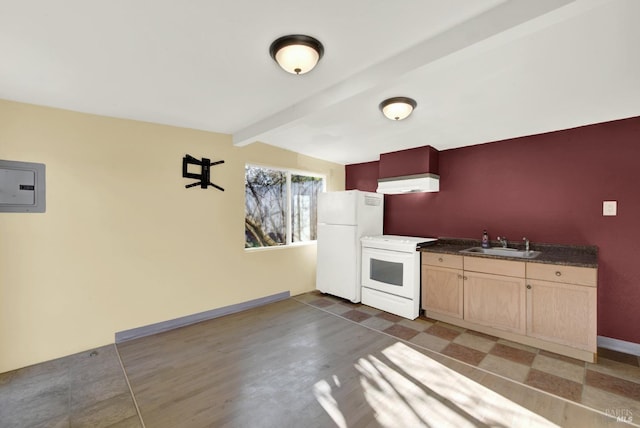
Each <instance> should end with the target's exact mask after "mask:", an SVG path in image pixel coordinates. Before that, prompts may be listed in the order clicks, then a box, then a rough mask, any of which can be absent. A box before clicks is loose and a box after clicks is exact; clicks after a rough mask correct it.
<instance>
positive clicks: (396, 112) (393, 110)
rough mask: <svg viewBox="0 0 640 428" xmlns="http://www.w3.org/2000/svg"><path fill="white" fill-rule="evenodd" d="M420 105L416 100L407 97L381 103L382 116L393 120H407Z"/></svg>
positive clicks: (390, 99)
mask: <svg viewBox="0 0 640 428" xmlns="http://www.w3.org/2000/svg"><path fill="white" fill-rule="evenodd" d="M417 105H418V103H416V101H415V100H414V99H411V98H407V97H393V98H389V99H386V100H384V101H383V102H381V103H380V110H382V114H384V115H385V116H387V117H388V118H389V119H391V120H402V119H406V118H407V117H408V116H409V115H410V114H411V112H412V111H413V109H415V108H416V106H417Z"/></svg>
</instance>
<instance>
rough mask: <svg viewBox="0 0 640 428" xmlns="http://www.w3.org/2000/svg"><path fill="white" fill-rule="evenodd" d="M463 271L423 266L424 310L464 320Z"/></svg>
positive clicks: (427, 312)
mask: <svg viewBox="0 0 640 428" xmlns="http://www.w3.org/2000/svg"><path fill="white" fill-rule="evenodd" d="M462 291H463V281H462V271H461V270H459V269H449V268H441V267H435V266H429V265H422V309H424V310H425V311H426V314H427V316H429V313H430V312H438V313H441V314H444V315H449V316H452V317H455V318H460V319H462V302H463V301H462Z"/></svg>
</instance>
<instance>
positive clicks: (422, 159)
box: [376, 146, 438, 179]
mask: <svg viewBox="0 0 640 428" xmlns="http://www.w3.org/2000/svg"><path fill="white" fill-rule="evenodd" d="M426 172H430V173H432V174H438V151H437V150H436V149H434V148H433V147H431V146H423V147H416V148H414V149H408V150H401V151H397V152H390V153H383V154H381V155H380V163H379V165H378V176H377V177H376V179H378V178H389V177H399V176H402V175H414V174H424V173H426Z"/></svg>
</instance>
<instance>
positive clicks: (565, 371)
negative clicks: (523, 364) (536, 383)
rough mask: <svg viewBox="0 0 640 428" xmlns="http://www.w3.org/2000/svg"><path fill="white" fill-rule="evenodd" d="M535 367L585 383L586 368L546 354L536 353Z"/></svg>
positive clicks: (533, 365)
mask: <svg viewBox="0 0 640 428" xmlns="http://www.w3.org/2000/svg"><path fill="white" fill-rule="evenodd" d="M531 367H533V368H534V369H537V370H540V371H543V372H547V373H551V374H553V375H556V376H560V377H563V378H565V379H569V380H572V381H574V382H578V383H583V382H584V374H585V368H584V367H581V366H577V365H575V364H571V363H567V362H565V361H561V360H557V359H555V358H550V357H546V356H544V355H536V357H535V358H534V359H533V364H532V365H531Z"/></svg>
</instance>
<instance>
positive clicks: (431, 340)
mask: <svg viewBox="0 0 640 428" xmlns="http://www.w3.org/2000/svg"><path fill="white" fill-rule="evenodd" d="M409 342H411V343H415V344H416V345H418V346H422V347H424V348H427V349H431V350H432V351H436V352H440V351H442V350H443V349H444V348H446V347H447V345H449V343H451V342H449V341H448V340H445V339H441V338H439V337H436V336H432V335H430V334H427V333H418V334H417V335H416V336H414V337H412V338H411V339H410V340H409Z"/></svg>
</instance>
